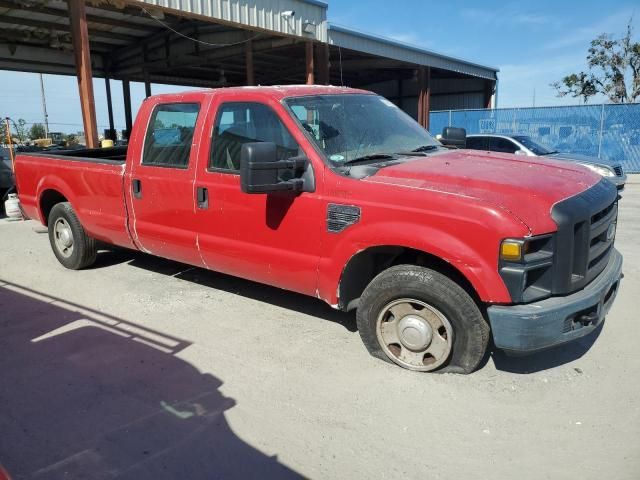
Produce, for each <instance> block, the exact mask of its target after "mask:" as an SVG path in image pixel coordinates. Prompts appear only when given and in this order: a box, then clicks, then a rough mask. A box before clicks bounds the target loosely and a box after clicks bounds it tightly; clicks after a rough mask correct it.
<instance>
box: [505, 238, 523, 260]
mask: <svg viewBox="0 0 640 480" xmlns="http://www.w3.org/2000/svg"><path fill="white" fill-rule="evenodd" d="M500 258H502V259H503V260H509V261H517V260H520V259H521V258H522V242H516V241H513V240H505V241H504V242H502V245H501V246H500Z"/></svg>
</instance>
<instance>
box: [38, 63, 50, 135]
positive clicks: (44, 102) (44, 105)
mask: <svg viewBox="0 0 640 480" xmlns="http://www.w3.org/2000/svg"><path fill="white" fill-rule="evenodd" d="M40 97H41V98H42V113H43V114H44V138H49V115H48V114H47V99H46V98H45V96H44V80H43V78H42V74H40Z"/></svg>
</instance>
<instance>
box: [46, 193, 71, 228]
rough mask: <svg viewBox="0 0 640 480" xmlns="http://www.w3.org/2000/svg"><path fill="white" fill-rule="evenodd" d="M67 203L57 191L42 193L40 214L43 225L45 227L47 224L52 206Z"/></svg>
mask: <svg viewBox="0 0 640 480" xmlns="http://www.w3.org/2000/svg"><path fill="white" fill-rule="evenodd" d="M67 201H68V200H67V199H66V198H65V196H64V195H62V194H61V193H60V192H58V191H57V190H45V191H44V192H42V195H41V197H40V212H41V213H42V220H43V222H44V224H45V225H47V224H48V222H49V213H50V212H51V209H52V208H53V207H54V205H56V204H57V203H61V202H67Z"/></svg>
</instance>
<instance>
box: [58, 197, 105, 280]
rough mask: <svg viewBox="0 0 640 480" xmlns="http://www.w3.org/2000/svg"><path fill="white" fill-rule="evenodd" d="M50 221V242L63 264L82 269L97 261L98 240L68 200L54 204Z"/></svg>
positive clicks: (72, 268)
mask: <svg viewBox="0 0 640 480" xmlns="http://www.w3.org/2000/svg"><path fill="white" fill-rule="evenodd" d="M48 223H49V242H50V243H51V248H52V249H53V253H54V254H55V256H56V258H57V259H58V261H59V262H60V263H61V264H62V265H64V266H65V267H67V268H69V269H71V270H80V269H82V268H86V267H88V266H90V265H92V264H93V263H94V262H95V261H96V254H97V248H96V241H95V240H94V239H93V238H91V237H90V236H89V235H87V233H86V232H85V231H84V228H82V225H81V224H80V220H78V217H77V215H76V213H75V212H74V211H73V208H72V207H71V205H70V204H69V203H68V202H62V203H58V204H56V205H54V206H53V208H52V209H51V212H50V213H49V220H48Z"/></svg>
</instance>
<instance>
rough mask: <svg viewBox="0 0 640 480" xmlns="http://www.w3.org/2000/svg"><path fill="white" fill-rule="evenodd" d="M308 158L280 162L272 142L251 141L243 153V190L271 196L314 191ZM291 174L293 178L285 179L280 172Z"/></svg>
mask: <svg viewBox="0 0 640 480" xmlns="http://www.w3.org/2000/svg"><path fill="white" fill-rule="evenodd" d="M308 167H309V160H308V159H307V158H305V157H294V158H290V159H288V160H278V150H277V146H276V144H275V143H273V142H251V143H245V144H244V145H242V150H241V153H240V187H241V188H242V191H243V192H244V193H271V192H281V191H292V192H302V191H313V188H312V189H311V190H310V187H313V185H310V184H313V179H312V178H311V179H308V178H305V177H308V174H307V172H309V171H310V170H311V169H310V168H308ZM283 170H290V171H291V177H292V178H291V179H289V180H282V179H281V178H280V173H281V172H282V171H283Z"/></svg>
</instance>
